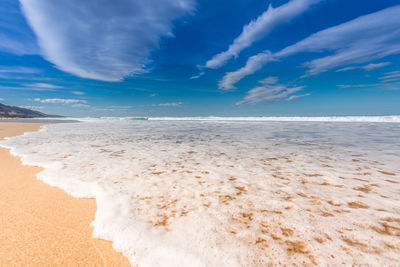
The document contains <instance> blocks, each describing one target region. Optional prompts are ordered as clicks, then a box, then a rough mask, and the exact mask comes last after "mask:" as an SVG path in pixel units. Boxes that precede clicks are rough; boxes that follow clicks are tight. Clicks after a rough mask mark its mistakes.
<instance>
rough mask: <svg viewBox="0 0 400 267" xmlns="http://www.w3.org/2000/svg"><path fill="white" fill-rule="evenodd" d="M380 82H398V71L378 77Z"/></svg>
mask: <svg viewBox="0 0 400 267" xmlns="http://www.w3.org/2000/svg"><path fill="white" fill-rule="evenodd" d="M379 79H380V80H382V82H394V81H399V80H400V71H392V72H387V73H385V74H384V75H383V76H382V77H379Z"/></svg>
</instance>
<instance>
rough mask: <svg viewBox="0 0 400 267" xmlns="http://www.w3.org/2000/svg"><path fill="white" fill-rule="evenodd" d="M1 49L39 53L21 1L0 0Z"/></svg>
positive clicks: (22, 52) (14, 52) (13, 51)
mask: <svg viewBox="0 0 400 267" xmlns="http://www.w3.org/2000/svg"><path fill="white" fill-rule="evenodd" d="M0 40H1V42H0V51H5V52H7V53H13V54H17V55H27V54H28V55H31V54H38V53H39V48H38V46H37V42H36V38H35V35H34V34H33V32H32V31H31V30H30V28H29V26H28V25H27V24H26V22H25V19H24V18H23V17H22V15H21V12H20V7H19V1H16V0H1V1H0Z"/></svg>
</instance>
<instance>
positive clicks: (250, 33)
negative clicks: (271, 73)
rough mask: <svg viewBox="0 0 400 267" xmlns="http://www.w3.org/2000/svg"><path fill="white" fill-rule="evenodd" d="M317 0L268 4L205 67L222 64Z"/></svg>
mask: <svg viewBox="0 0 400 267" xmlns="http://www.w3.org/2000/svg"><path fill="white" fill-rule="evenodd" d="M319 2H321V0H291V1H289V2H288V3H286V4H283V5H281V6H279V7H277V8H273V7H272V5H269V7H268V9H267V10H266V11H265V12H264V13H263V14H262V15H260V16H259V17H258V18H257V19H255V20H252V21H251V22H250V23H249V24H247V25H245V26H244V27H243V31H242V33H241V34H240V35H239V36H238V37H237V38H236V39H235V40H234V41H233V43H232V44H231V45H230V46H229V48H228V50H226V51H224V52H221V53H219V54H217V55H215V56H214V57H213V58H212V59H210V60H209V61H207V63H206V67H207V68H211V69H216V68H219V67H221V66H223V65H224V64H225V63H226V62H227V61H228V60H229V59H231V58H232V57H237V56H238V55H239V53H240V52H241V51H242V50H244V49H245V48H247V47H249V46H251V45H252V44H253V43H254V42H256V41H259V40H261V39H262V38H264V37H265V36H267V35H268V34H269V33H270V32H271V31H272V30H274V29H275V28H276V27H277V26H279V25H281V24H284V23H288V22H290V21H291V20H292V19H293V18H295V17H297V16H299V15H301V14H303V13H304V12H306V11H307V10H309V9H310V7H311V6H312V5H315V4H316V3H319Z"/></svg>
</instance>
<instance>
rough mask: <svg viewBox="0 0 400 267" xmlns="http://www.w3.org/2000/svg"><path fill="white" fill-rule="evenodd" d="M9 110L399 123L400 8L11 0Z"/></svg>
mask: <svg viewBox="0 0 400 267" xmlns="http://www.w3.org/2000/svg"><path fill="white" fill-rule="evenodd" d="M0 102H2V103H6V104H10V105H18V106H24V107H28V108H33V109H38V110H40V111H42V112H46V113H50V114H61V115H67V116H210V115H214V116H271V115H272V116H276V115H278V116H291V115H306V116H309V115H311V116H316V115H394V114H400V104H399V103H400V5H399V3H398V1H395V0H380V1H375V0H352V1H348V0H291V1H287V0H285V1H283V0H276V1H267V0H265V1H261V0H246V1H245V0H148V1H141V0H113V1H110V0H85V1H81V0H68V1H67V0H65V1H54V0H40V1H29V0H20V1H16V0H2V1H1V2H0Z"/></svg>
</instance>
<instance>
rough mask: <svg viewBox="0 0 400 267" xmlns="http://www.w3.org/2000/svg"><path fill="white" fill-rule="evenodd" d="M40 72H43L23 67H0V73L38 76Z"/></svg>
mask: <svg viewBox="0 0 400 267" xmlns="http://www.w3.org/2000/svg"><path fill="white" fill-rule="evenodd" d="M40 72H41V71H40V70H39V69H36V68H28V67H22V66H0V73H17V74H36V73H40Z"/></svg>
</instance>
